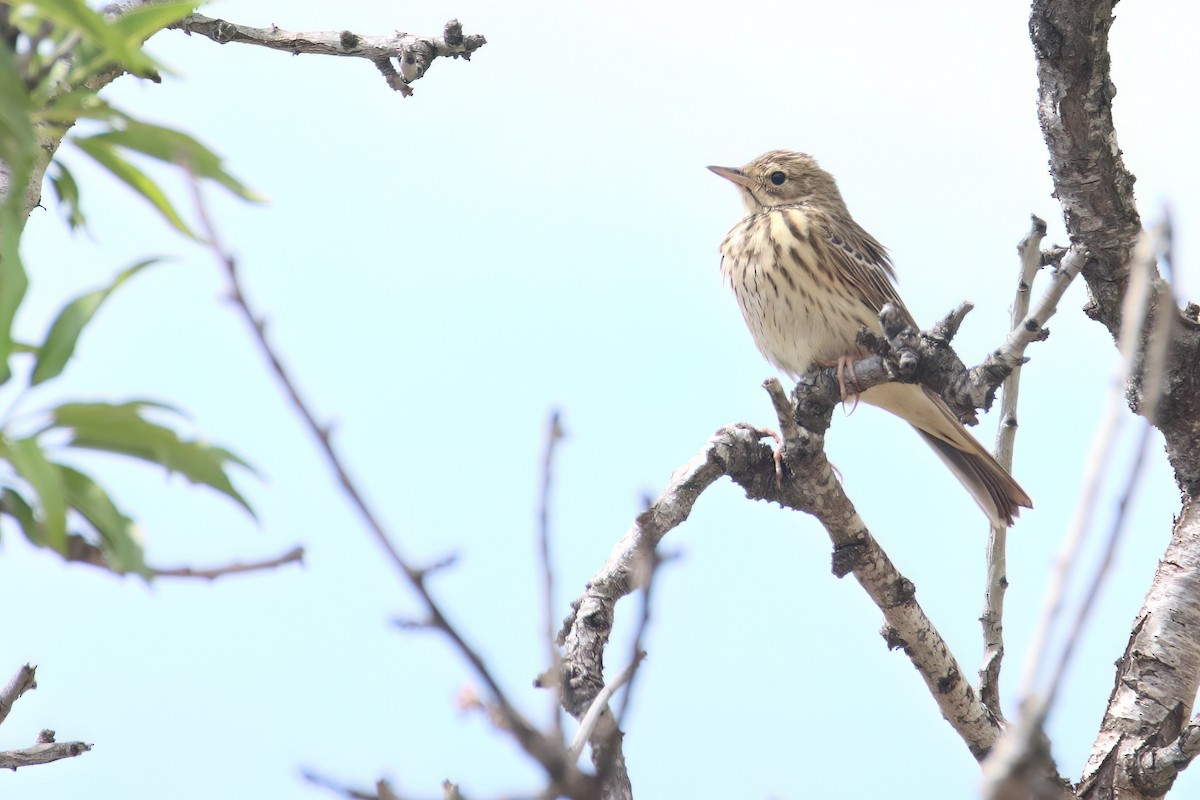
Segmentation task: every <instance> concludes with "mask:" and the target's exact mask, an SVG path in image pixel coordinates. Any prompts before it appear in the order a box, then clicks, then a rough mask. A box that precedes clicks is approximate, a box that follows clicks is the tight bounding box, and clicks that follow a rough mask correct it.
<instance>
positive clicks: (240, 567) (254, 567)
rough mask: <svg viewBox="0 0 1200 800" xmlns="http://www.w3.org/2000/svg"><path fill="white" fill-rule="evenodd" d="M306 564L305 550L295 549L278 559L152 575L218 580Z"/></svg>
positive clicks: (164, 571) (183, 569) (156, 572)
mask: <svg viewBox="0 0 1200 800" xmlns="http://www.w3.org/2000/svg"><path fill="white" fill-rule="evenodd" d="M291 563H299V564H303V563H304V548H303V547H295V548H293V549H291V550H289V551H288V552H286V553H284V554H283V555H281V556H278V557H276V558H270V559H266V560H264V561H249V562H245V563H242V562H234V563H232V564H226V565H225V566H223V567H209V568H207V569H198V568H196V567H176V568H174V569H161V568H157V567H155V568H152V569H151V574H153V575H154V576H155V577H158V578H203V579H205V580H210V581H211V580H216V579H217V578H223V577H225V576H226V575H238V574H241V573H244V572H261V571H263V570H268V569H275V568H276V567H282V566H283V565H284V564H291Z"/></svg>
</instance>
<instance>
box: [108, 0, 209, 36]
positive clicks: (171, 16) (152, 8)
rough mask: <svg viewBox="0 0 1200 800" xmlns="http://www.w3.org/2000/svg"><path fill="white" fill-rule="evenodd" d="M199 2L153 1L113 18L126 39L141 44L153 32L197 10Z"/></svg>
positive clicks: (115, 25) (116, 26) (114, 25)
mask: <svg viewBox="0 0 1200 800" xmlns="http://www.w3.org/2000/svg"><path fill="white" fill-rule="evenodd" d="M197 5H198V4H197V3H192V2H175V3H151V4H148V5H142V6H138V7H136V8H132V9H130V10H128V11H126V12H125V13H123V14H121V16H119V17H117V18H116V19H115V20H113V23H112V24H113V27H114V28H116V29H117V30H118V31H119V32H120V33H121V35H122V36H123V37H124V39H125V41H126V42H127V43H128V44H129V45H131V46H140V45H141V44H142V42H144V41H145V40H146V39H148V38H149V37H150V36H152V35H153V34H155V33H157V32H159V31H161V30H162V29H163V28H165V27H167V26H168V25H170V24H171V23H172V22H178V21H179V20H181V19H183V18H184V17H186V16H188V15H189V14H191V13H192V12H193V11H195V10H196V6H197Z"/></svg>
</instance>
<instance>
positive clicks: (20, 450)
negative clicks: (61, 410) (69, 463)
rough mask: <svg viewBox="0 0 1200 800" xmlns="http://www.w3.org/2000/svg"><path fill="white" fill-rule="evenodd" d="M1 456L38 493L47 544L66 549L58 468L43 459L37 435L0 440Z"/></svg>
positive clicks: (60, 549) (61, 550)
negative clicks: (34, 436) (35, 437)
mask: <svg viewBox="0 0 1200 800" xmlns="http://www.w3.org/2000/svg"><path fill="white" fill-rule="evenodd" d="M0 456H3V457H4V458H6V459H7V460H8V462H9V463H10V464H12V465H13V468H14V469H15V470H16V471H17V474H18V475H20V476H21V477H22V478H24V479H25V481H26V482H27V483H28V484H29V486H30V487H31V488H32V489H33V491H34V492H36V493H37V502H38V504H39V505H40V506H41V510H42V515H41V516H42V519H41V523H42V526H43V529H44V530H45V532H46V544H48V545H50V546H51V547H53V548H54V549H55V550H57V551H58V552H60V553H64V554H65V553H66V552H67V503H66V499H65V497H64V496H63V485H62V478H61V475H60V473H59V470H58V469H56V468H55V466H54V465H53V464H51V463H50V462H49V461H47V460H46V454H45V453H44V452H42V446H41V445H40V444H38V442H37V440H36V439H18V440H16V441H9V440H7V439H4V440H0Z"/></svg>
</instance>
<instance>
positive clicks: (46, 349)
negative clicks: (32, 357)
mask: <svg viewBox="0 0 1200 800" xmlns="http://www.w3.org/2000/svg"><path fill="white" fill-rule="evenodd" d="M158 260H159V259H157V258H149V259H146V260H145V261H140V262H138V263H137V264H134V265H133V266H132V267H129V268H128V269H126V270H122V271H121V272H120V273H119V274H118V275H117V277H116V278H114V279H113V282H112V283H110V284H109V285H108V286H107V287H105V288H103V289H97V290H96V291H94V292H88V293H87V294H85V295H82V296H81V297H77V298H75V299H74V300H72V301H71V302H70V303H68V304H67V305H66V306H65V307H64V308H63V310H62V311H60V312H59V313H58V318H57V319H55V320H54V324H53V325H51V326H50V332H49V333H47V334H46V341H45V342H44V343H43V344H42V347H41V350H40V352H39V354H38V359H37V364H36V365H35V366H34V368H33V377H32V378H31V379H30V385H31V386H37V385H38V384H39V383H42V382H43V381H47V380H49V379H50V378H53V377H55V376H57V375H59V374H60V373H61V372H62V371H63V369H64V368H65V367H66V365H67V361H69V360H70V358H71V356H72V355H73V354H74V352H75V345H76V343H77V342H78V341H79V334H81V333H82V332H83V329H84V327H85V326H86V325H87V324H88V323H89V322H91V320H92V317H93V316H94V315H95V313H96V311H97V309H99V308H100V305H101V304H102V303H103V302H104V301H105V300H107V299H108V296H109V295H110V294H112V293H113V291H114V290H115V289H116V288H117V287H118V286H120V285H121V284H123V283H124V282H125V281H127V280H128V279H129V278H131V277H133V276H134V275H136V274H137V273H139V272H141V271H142V270H143V269H145V268H146V267H148V266H150V265H151V264H153V263H155V262H157V261H158Z"/></svg>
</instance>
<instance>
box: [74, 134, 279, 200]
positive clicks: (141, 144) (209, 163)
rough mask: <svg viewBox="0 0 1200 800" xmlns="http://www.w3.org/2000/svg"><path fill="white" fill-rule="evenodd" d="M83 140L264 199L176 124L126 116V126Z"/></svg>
mask: <svg viewBox="0 0 1200 800" xmlns="http://www.w3.org/2000/svg"><path fill="white" fill-rule="evenodd" d="M83 141H90V142H103V143H106V144H110V145H120V146H121V147H127V148H129V149H130V150H136V151H137V152H139V153H143V154H145V155H148V156H150V157H151V158H157V159H158V160H159V161H163V162H166V163H168V164H174V165H177V166H181V167H183V168H184V169H187V170H189V171H190V172H192V174H194V175H196V176H198V177H201V178H208V179H210V180H213V181H216V182H217V183H219V184H221V185H222V186H224V187H225V188H226V189H228V190H229V191H231V192H233V193H234V194H236V195H238V196H239V197H241V198H243V199H245V200H250V201H253V202H261V201H262V200H264V199H265V198H263V197H262V196H260V195H258V194H256V193H255V192H253V191H252V190H251V189H249V188H247V187H246V186H245V185H243V184H242V182H241V181H239V180H238V179H237V178H235V177H233V176H232V175H230V174H229V173H228V172H226V171H225V167H224V165H223V164H222V163H221V157H220V156H218V155H217V154H216V153H214V152H213V151H212V150H209V149H208V147H206V146H205V145H204V144H202V143H201V142H199V141H198V140H196V139H194V138H193V137H191V136H189V135H188V134H186V133H183V132H182V131H177V130H174V129H173V128H164V127H162V126H161V125H151V124H150V123H148V122H139V121H137V120H134V119H128V118H127V119H126V120H125V125H124V127H123V128H121V129H118V130H111V131H107V132H105V133H100V134H96V135H95V136H91V137H89V138H88V139H86V140H83Z"/></svg>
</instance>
